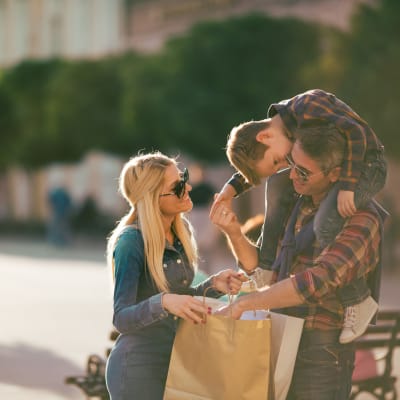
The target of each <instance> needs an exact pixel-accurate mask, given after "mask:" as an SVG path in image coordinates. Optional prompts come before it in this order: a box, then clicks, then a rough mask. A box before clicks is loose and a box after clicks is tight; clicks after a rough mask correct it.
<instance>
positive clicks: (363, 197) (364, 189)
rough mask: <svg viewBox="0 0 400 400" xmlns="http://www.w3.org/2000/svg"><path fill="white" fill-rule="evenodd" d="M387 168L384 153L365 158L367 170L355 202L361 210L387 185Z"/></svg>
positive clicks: (364, 171)
mask: <svg viewBox="0 0 400 400" xmlns="http://www.w3.org/2000/svg"><path fill="white" fill-rule="evenodd" d="M386 173H387V166H386V161H385V159H384V157H383V151H374V152H370V153H368V154H367V155H366V157H365V168H364V169H363V171H362V173H361V175H360V179H359V180H358V183H357V187H356V190H355V192H354V202H355V204H356V207H357V208H359V207H361V206H363V205H365V204H367V203H368V201H370V200H371V199H372V198H373V197H374V196H375V195H376V194H377V193H378V192H379V191H380V190H381V189H382V188H383V186H384V185H385V182H386Z"/></svg>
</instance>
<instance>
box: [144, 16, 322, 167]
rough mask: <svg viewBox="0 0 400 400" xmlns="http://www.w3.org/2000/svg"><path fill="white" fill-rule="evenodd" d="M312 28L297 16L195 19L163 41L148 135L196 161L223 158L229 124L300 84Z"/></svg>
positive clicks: (315, 50) (314, 51) (312, 56)
mask: <svg viewBox="0 0 400 400" xmlns="http://www.w3.org/2000/svg"><path fill="white" fill-rule="evenodd" d="M317 32H318V30H317V28H316V27H313V26H311V25H306V24H304V23H302V22H299V21H295V20H274V19H270V18H266V17H264V16H259V15H251V16H248V17H245V18H240V19H239V18H237V19H231V20H228V21H225V22H224V23H215V22H213V23H202V24H199V25H197V26H195V27H194V28H193V29H192V30H191V31H190V32H189V34H188V35H187V36H185V37H182V38H178V39H174V40H171V41H170V42H169V43H168V45H167V47H166V50H165V57H164V62H163V67H164V71H165V74H166V76H165V78H164V83H165V91H164V93H163V94H161V96H163V97H164V99H162V97H160V98H161V102H160V103H159V104H158V107H155V108H154V109H153V110H152V114H153V115H154V113H156V114H155V115H156V118H157V120H158V121H162V124H161V125H159V126H158V127H156V126H155V127H154V130H152V133H153V134H154V133H156V136H157V137H160V136H161V133H162V134H163V135H164V137H165V138H166V139H167V140H168V141H166V140H164V141H163V140H160V141H159V142H158V143H162V146H163V147H164V146H169V147H168V148H169V149H171V150H172V149H178V150H179V151H184V152H186V153H189V154H192V155H194V156H196V157H197V158H200V159H204V160H222V159H224V158H225V153H224V151H223V148H224V146H225V144H226V138H227V135H228V133H229V131H230V129H231V128H232V127H233V126H234V125H236V124H238V123H240V122H242V121H244V120H249V119H253V118H254V119H255V118H265V117H266V110H267V107H268V105H269V104H270V103H271V102H273V101H276V100H279V99H281V98H282V96H285V95H286V96H289V95H291V94H293V93H295V92H296V91H298V90H302V89H304V88H306V87H307V83H306V82H304V80H303V77H302V73H303V70H304V69H305V68H306V66H307V65H308V64H310V63H313V62H315V60H316V59H317V57H318V54H319V44H318V35H317ZM277 35H279V40H275V38H276V37H277ZM282 43H284V46H285V48H284V49H282ZM304 43H306V44H307V45H306V46H305V45H304ZM159 95H160V92H158V96H159ZM144 112H145V114H148V115H149V114H150V110H147V111H146V110H144ZM154 124H156V122H154ZM160 139H161V138H160Z"/></svg>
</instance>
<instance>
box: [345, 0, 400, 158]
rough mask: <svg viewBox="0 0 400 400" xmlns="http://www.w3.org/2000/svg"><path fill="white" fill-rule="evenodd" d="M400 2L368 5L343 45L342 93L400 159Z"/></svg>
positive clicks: (391, 1) (355, 18)
mask: <svg viewBox="0 0 400 400" xmlns="http://www.w3.org/2000/svg"><path fill="white" fill-rule="evenodd" d="M399 43H400V2H399V1H398V0H381V1H380V2H379V7H378V8H371V7H368V6H366V5H364V6H363V7H362V8H360V11H359V12H358V13H357V14H356V15H355V17H354V19H353V21H352V31H351V34H350V35H349V36H348V37H347V38H346V40H345V41H344V42H343V47H342V51H343V61H344V70H343V77H344V79H343V82H342V85H341V87H339V88H338V90H339V91H340V92H341V93H342V94H343V98H344V99H346V100H348V102H349V104H352V105H354V107H355V109H356V110H357V111H358V112H359V114H360V115H361V116H362V117H363V118H365V119H366V120H367V121H368V122H369V123H370V125H371V126H372V127H373V128H374V130H375V131H376V132H377V134H378V136H379V137H380V138H381V139H382V141H383V143H384V145H385V147H386V150H387V152H388V153H389V154H391V155H392V156H394V157H397V158H399V157H400V146H399V144H398V127H399V126H400V113H399V105H400V75H399V71H400V46H399Z"/></svg>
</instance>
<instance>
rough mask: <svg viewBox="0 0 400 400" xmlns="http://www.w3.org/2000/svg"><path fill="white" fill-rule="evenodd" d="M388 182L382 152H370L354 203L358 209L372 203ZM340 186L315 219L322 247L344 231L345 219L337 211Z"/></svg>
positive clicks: (333, 189) (324, 201)
mask: <svg viewBox="0 0 400 400" xmlns="http://www.w3.org/2000/svg"><path fill="white" fill-rule="evenodd" d="M385 180H386V162H385V160H384V157H383V152H382V151H374V152H370V153H369V154H367V155H366V158H365V168H363V171H362V173H361V175H360V179H359V181H358V184H357V187H356V190H355V193H354V202H355V205H356V207H357V208H360V207H362V206H363V205H365V204H366V203H367V202H368V201H370V200H371V199H372V198H373V197H374V196H375V195H376V194H377V193H378V192H379V191H380V190H381V189H382V188H383V186H384V184H385ZM338 192H339V188H338V185H337V184H336V185H334V186H333V187H332V189H331V190H330V191H329V193H328V195H327V196H326V198H325V199H324V200H323V201H322V202H321V205H320V207H319V209H318V211H317V214H316V215H315V218H314V232H315V236H316V237H317V240H318V241H319V243H320V244H321V246H322V247H326V246H327V245H328V244H329V243H331V242H332V241H333V240H334V239H335V237H336V235H337V234H338V233H339V232H340V231H341V230H342V228H343V225H344V219H343V218H342V217H341V216H340V214H339V212H338V211H337V195H338Z"/></svg>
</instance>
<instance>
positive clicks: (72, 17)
mask: <svg viewBox="0 0 400 400" xmlns="http://www.w3.org/2000/svg"><path fill="white" fill-rule="evenodd" d="M123 5H124V0H0V67H9V66H12V65H14V64H17V63H18V62H20V61H22V60H25V59H47V58H53V57H62V58H68V59H77V58H100V57H103V56H105V55H109V54H114V53H117V52H119V51H121V50H122V49H123V43H124V40H123V37H124V28H123V26H124V23H123Z"/></svg>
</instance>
